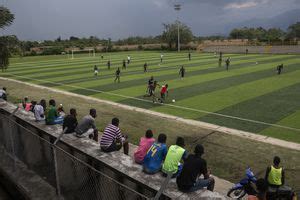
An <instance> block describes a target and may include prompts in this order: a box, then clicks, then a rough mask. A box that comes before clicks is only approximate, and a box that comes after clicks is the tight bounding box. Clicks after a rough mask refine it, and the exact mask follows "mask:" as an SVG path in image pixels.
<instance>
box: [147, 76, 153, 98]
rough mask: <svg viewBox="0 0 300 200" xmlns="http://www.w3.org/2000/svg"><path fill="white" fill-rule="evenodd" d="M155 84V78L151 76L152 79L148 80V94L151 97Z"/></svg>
mask: <svg viewBox="0 0 300 200" xmlns="http://www.w3.org/2000/svg"><path fill="white" fill-rule="evenodd" d="M153 84H154V78H153V76H151V77H150V79H149V80H148V86H147V93H148V95H149V96H151V95H150V88H151V87H152V85H153Z"/></svg>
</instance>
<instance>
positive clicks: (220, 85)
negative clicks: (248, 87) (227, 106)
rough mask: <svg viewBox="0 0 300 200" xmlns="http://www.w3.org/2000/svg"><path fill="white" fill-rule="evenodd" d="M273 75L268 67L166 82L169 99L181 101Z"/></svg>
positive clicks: (131, 103)
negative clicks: (186, 81) (188, 82)
mask: <svg viewBox="0 0 300 200" xmlns="http://www.w3.org/2000/svg"><path fill="white" fill-rule="evenodd" d="M287 68H288V71H289V72H293V71H296V70H299V64H293V65H289V66H288V67H287ZM274 75H275V73H274V71H272V70H270V69H265V70H261V71H255V72H251V73H245V74H241V75H236V76H229V77H225V78H220V79H215V80H211V81H206V82H200V83H195V84H193V85H185V86H182V87H176V85H175V87H174V88H173V87H172V86H173V85H172V83H171V84H169V83H168V84H169V85H170V86H171V89H170V97H169V99H176V101H181V100H184V99H186V98H190V97H193V96H197V95H199V94H201V95H203V94H205V93H210V92H214V91H217V90H222V89H226V88H229V87H233V86H237V85H240V84H243V83H247V82H252V81H256V80H260V79H265V78H268V77H273V76H274ZM178 81H179V82H181V80H178ZM132 91H133V89H132ZM118 93H119V92H118ZM120 93H121V94H122V92H120ZM131 95H132V94H131ZM137 98H143V95H140V96H137ZM130 101H132V102H130ZM119 102H120V103H124V104H129V105H133V104H134V100H133V99H125V100H123V101H119ZM154 106H155V107H159V106H161V105H160V104H156V105H154ZM152 107H153V105H151V104H145V105H144V106H143V108H147V109H149V108H152Z"/></svg>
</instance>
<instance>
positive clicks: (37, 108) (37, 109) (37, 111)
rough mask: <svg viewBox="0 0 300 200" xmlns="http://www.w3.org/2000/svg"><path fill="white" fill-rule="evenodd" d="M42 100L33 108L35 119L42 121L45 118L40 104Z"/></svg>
mask: <svg viewBox="0 0 300 200" xmlns="http://www.w3.org/2000/svg"><path fill="white" fill-rule="evenodd" d="M42 101H43V100H41V102H40V103H39V104H37V105H35V106H34V108H33V113H34V117H35V120H36V121H44V120H45V110H44V107H43V106H42V104H43V102H42Z"/></svg>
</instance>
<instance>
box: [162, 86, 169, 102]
mask: <svg viewBox="0 0 300 200" xmlns="http://www.w3.org/2000/svg"><path fill="white" fill-rule="evenodd" d="M168 94H169V91H168V84H166V85H163V86H162V87H161V90H160V103H164V101H165V100H166V96H168Z"/></svg>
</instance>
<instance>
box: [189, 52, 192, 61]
mask: <svg viewBox="0 0 300 200" xmlns="http://www.w3.org/2000/svg"><path fill="white" fill-rule="evenodd" d="M189 60H192V54H191V52H189Z"/></svg>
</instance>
